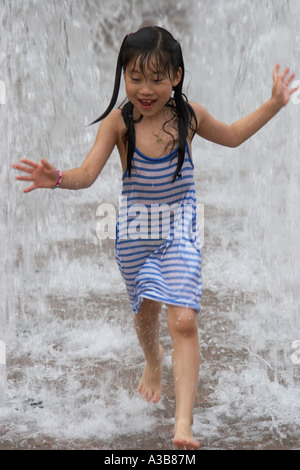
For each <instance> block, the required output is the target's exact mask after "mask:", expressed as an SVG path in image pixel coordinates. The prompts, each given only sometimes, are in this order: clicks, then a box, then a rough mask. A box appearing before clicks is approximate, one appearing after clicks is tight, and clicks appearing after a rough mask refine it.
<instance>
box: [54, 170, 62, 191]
mask: <svg viewBox="0 0 300 470" xmlns="http://www.w3.org/2000/svg"><path fill="white" fill-rule="evenodd" d="M57 172H58V181H57V183H56V185H55V186H54V188H53V189H56V188H59V186H60V183H61V180H62V173H61V171H60V170H57Z"/></svg>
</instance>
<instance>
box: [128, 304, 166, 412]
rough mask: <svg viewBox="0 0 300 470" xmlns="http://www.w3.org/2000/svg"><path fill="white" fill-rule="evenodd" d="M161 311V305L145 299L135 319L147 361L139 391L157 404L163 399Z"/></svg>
mask: <svg viewBox="0 0 300 470" xmlns="http://www.w3.org/2000/svg"><path fill="white" fill-rule="evenodd" d="M160 309H161V304H160V303H158V302H155V301H153V300H150V299H144V300H143V302H142V304H141V307H140V310H139V313H137V314H136V315H135V317H134V324H135V329H136V333H137V336H138V339H139V342H140V345H141V346H142V349H143V351H144V355H145V359H146V365H145V369H144V372H143V375H142V378H141V381H140V383H139V386H138V391H139V393H140V394H141V395H142V396H143V397H144V398H145V399H146V400H147V401H151V400H152V401H153V403H157V402H158V401H159V400H160V397H161V374H162V358H163V348H162V346H161V345H160V343H159V313H160Z"/></svg>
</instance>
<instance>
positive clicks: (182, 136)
mask: <svg viewBox="0 0 300 470" xmlns="http://www.w3.org/2000/svg"><path fill="white" fill-rule="evenodd" d="M173 57H174V63H175V64H179V65H178V67H177V70H178V69H179V67H180V68H181V70H182V76H181V80H180V82H179V83H178V85H176V87H174V89H173V90H174V101H175V108H176V114H177V118H178V137H179V147H178V161H177V167H176V170H175V173H174V177H173V182H174V181H175V180H176V178H177V177H179V176H180V170H181V167H182V165H183V162H184V158H185V152H186V139H187V136H188V130H189V127H191V128H192V119H194V120H195V122H197V119H196V115H195V113H194V110H193V108H192V107H191V106H190V105H189V104H188V102H187V100H186V97H185V95H184V94H183V92H182V87H183V81H184V74H185V69H184V62H183V57H182V51H181V46H180V44H179V43H178V42H177V41H176V47H175V50H174V52H173ZM196 128H197V126H196ZM192 129H193V128H192ZM193 132H194V134H195V132H196V129H193Z"/></svg>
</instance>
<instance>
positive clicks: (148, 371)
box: [138, 345, 164, 403]
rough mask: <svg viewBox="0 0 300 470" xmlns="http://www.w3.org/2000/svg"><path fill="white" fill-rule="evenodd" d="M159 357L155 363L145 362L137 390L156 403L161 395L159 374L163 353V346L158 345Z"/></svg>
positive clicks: (160, 372)
mask: <svg viewBox="0 0 300 470" xmlns="http://www.w3.org/2000/svg"><path fill="white" fill-rule="evenodd" d="M159 347H160V358H159V360H158V362H157V363H153V364H149V363H146V365H145V368H144V372H143V375H142V378H141V381H140V383H139V386H138V392H139V393H140V394H141V395H142V396H143V397H144V398H145V399H146V400H147V401H151V400H152V401H153V403H157V402H158V401H159V400H160V397H161V374H162V359H163V355H164V350H163V347H162V346H161V345H160V346H159Z"/></svg>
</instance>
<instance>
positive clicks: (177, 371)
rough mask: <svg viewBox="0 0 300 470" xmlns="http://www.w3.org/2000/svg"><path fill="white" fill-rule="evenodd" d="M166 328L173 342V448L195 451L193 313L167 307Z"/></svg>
mask: <svg viewBox="0 0 300 470" xmlns="http://www.w3.org/2000/svg"><path fill="white" fill-rule="evenodd" d="M168 328H169V331H170V334H171V338H172V341H173V373H174V380H175V393H176V414H175V430H174V445H175V446H176V447H178V448H180V449H198V448H199V447H200V443H199V442H198V441H196V440H195V439H194V437H193V434H192V424H193V407H194V402H195V396H196V390H197V385H198V374H199V365H200V346H199V338H198V325H197V318H196V313H195V311H194V310H191V309H187V308H182V307H175V306H169V307H168Z"/></svg>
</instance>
